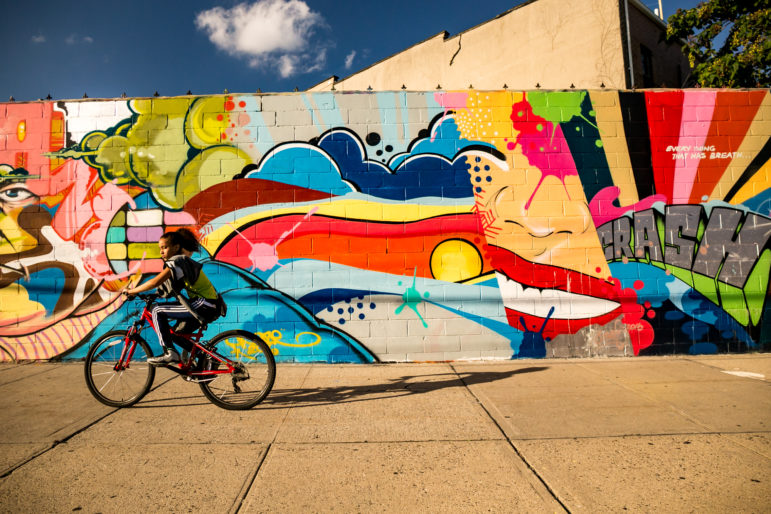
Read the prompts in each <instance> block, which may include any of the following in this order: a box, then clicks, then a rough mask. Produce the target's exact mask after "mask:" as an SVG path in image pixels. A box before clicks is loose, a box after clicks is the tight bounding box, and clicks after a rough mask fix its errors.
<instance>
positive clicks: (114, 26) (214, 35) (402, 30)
mask: <svg viewBox="0 0 771 514" xmlns="http://www.w3.org/2000/svg"><path fill="white" fill-rule="evenodd" d="M663 2H664V15H665V16H669V15H670V14H672V13H674V12H675V10H676V9H677V8H678V7H683V8H689V7H693V6H695V5H696V4H697V3H698V0H663ZM519 3H522V1H521V0H484V1H482V2H478V1H477V2H473V1H472V2H469V1H458V0H390V1H388V2H384V1H377V2H375V1H371V0H356V1H345V0H343V1H341V0H245V1H241V2H239V1H236V0H224V1H223V0H219V1H218V0H185V1H182V0H152V1H150V0H138V1H137V0H134V1H125V2H112V1H106V2H95V1H89V0H79V1H77V2H71V3H67V2H64V3H63V2H51V1H48V0H45V1H36V0H29V1H27V2H20V1H16V2H4V4H3V7H2V9H1V10H0V13H2V16H1V17H0V48H1V49H2V50H0V52H2V53H0V56H1V57H0V62H2V80H0V101H7V100H8V98H9V97H10V96H13V97H14V98H15V99H16V100H17V101H23V100H35V99H38V98H45V97H46V96H47V95H49V94H50V95H51V96H52V97H53V98H54V99H70V98H80V97H82V96H83V94H84V93H87V94H88V96H89V97H91V98H105V97H118V96H120V95H121V94H122V93H124V92H125V93H126V94H127V95H128V96H151V95H153V94H154V93H155V92H156V91H158V92H159V93H160V94H161V95H163V96H174V95H182V94H185V93H186V92H187V91H188V90H191V91H192V92H193V93H194V94H217V93H222V92H223V90H224V89H228V90H229V91H231V92H251V91H256V90H257V89H258V88H260V89H262V91H264V92H269V91H292V90H293V89H294V88H295V87H298V88H299V89H300V90H303V89H306V88H308V87H310V86H312V85H314V84H316V83H318V82H321V81H322V80H325V79H327V78H328V77H330V76H332V75H337V76H339V77H345V76H347V75H349V74H351V73H353V72H355V71H356V70H359V69H361V68H364V67H366V66H369V65H370V64H372V63H374V62H377V61H379V60H380V59H383V58H385V57H388V56H389V55H392V54H394V53H396V52H399V51H400V50H402V49H404V48H407V47H409V46H411V45H413V44H415V43H417V42H419V41H422V40H424V39H426V38H428V37H430V36H433V35H435V34H437V33H439V32H441V31H443V30H446V31H448V32H449V33H450V34H451V35H452V34H457V33H458V32H461V31H463V30H466V29H469V28H471V27H473V26H475V25H477V24H479V23H482V22H484V21H486V20H489V19H491V18H494V17H495V16H497V15H498V14H501V13H503V12H505V11H507V10H508V9H510V8H512V7H514V6H515V5H518V4H519ZM643 3H645V4H646V5H648V6H650V7H651V8H655V7H657V5H658V1H657V0H652V1H651V0H643ZM256 34H259V35H260V37H255V35H256Z"/></svg>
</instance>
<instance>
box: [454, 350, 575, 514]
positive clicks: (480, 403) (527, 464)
mask: <svg viewBox="0 0 771 514" xmlns="http://www.w3.org/2000/svg"><path fill="white" fill-rule="evenodd" d="M450 368H451V369H452V371H453V372H454V373H455V374H456V375H457V377H458V379H459V380H460V381H461V382H462V383H463V385H464V386H465V387H466V390H467V391H468V392H469V394H470V395H471V396H472V397H473V398H474V399H475V400H476V402H477V403H478V404H479V406H480V407H481V408H482V410H484V411H485V414H487V416H488V417H489V418H490V421H492V422H493V424H494V425H495V426H496V427H497V428H498V430H499V431H500V432H501V434H502V435H503V437H504V439H506V441H507V442H508V443H509V446H511V449H512V450H514V453H515V454H516V455H517V457H519V459H520V460H521V461H522V462H523V463H524V464H525V466H527V469H528V470H530V472H531V473H532V474H533V475H534V476H535V477H536V478H537V479H538V481H539V482H541V484H543V486H544V487H545V488H546V490H547V491H548V492H549V494H550V495H551V497H552V498H554V501H556V502H557V503H559V504H560V506H561V507H562V508H563V509H565V512H567V513H570V509H569V508H568V506H567V505H565V503H563V501H562V500H561V499H560V497H559V496H558V495H557V493H556V492H555V491H554V490H553V489H552V488H551V486H549V484H548V483H547V482H546V480H544V478H543V477H542V476H541V474H540V473H538V471H537V470H536V469H535V468H534V467H533V466H532V465H531V464H530V463H529V462H528V461H527V459H526V458H525V456H524V455H522V452H520V451H519V448H517V446H516V445H515V444H514V441H512V440H511V438H510V437H509V436H508V435H506V431H505V430H504V429H503V427H502V426H501V424H500V423H498V420H496V419H495V417H494V416H493V415H492V413H491V412H490V411H489V410H488V409H487V407H486V406H485V404H484V403H482V401H481V400H480V399H479V397H478V396H477V395H476V394H474V391H472V390H471V388H470V387H469V386H468V384H467V383H466V381H465V380H464V379H463V377H462V376H461V375H460V373H459V372H458V370H457V369H455V365H454V364H450Z"/></svg>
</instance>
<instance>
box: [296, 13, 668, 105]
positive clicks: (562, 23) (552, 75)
mask: <svg viewBox="0 0 771 514" xmlns="http://www.w3.org/2000/svg"><path fill="white" fill-rule="evenodd" d="M624 5H625V2H624V0H574V1H570V2H565V1H564V0H533V1H530V2H527V3H525V4H522V5H520V6H518V7H515V8H513V9H511V10H510V11H508V12H506V13H504V14H502V15H500V16H498V17H496V18H494V19H492V20H490V21H487V22H485V23H483V24H481V25H478V26H476V27H473V28H471V29H469V30H466V31H464V32H461V33H459V34H457V35H455V36H452V37H448V34H447V33H446V32H442V33H439V34H437V35H435V36H433V37H430V38H428V39H426V40H425V41H422V42H420V43H418V44H416V45H414V46H412V47H410V48H407V49H406V50H404V51H402V52H400V53H398V54H395V55H393V56H391V57H389V58H387V59H384V60H382V61H380V62H378V63H376V64H374V65H372V66H370V67H368V68H365V69H363V70H361V71H359V72H357V73H354V74H353V75H350V76H349V77H346V78H344V79H341V80H338V81H337V82H335V80H333V79H334V78H330V79H327V80H325V81H323V82H321V83H319V84H317V85H315V86H313V87H312V88H310V89H309V91H328V90H330V89H332V87H333V86H334V89H335V90H337V91H358V90H367V89H368V88H372V89H374V90H398V89H402V87H403V86H404V88H405V89H409V90H433V89H436V88H437V86H441V88H442V89H466V88H469V87H470V86H473V87H474V88H476V89H491V90H492V89H500V88H502V87H504V85H505V86H507V87H509V88H513V89H532V88H535V87H536V86H537V85H538V86H540V87H542V88H545V89H567V88H569V87H570V86H571V85H573V86H575V87H576V88H579V89H596V88H599V87H601V86H602V85H603V84H604V86H605V87H608V88H620V89H624V88H627V87H630V84H629V83H628V82H629V81H628V73H627V69H626V66H627V63H628V55H629V52H628V48H627V47H626V40H627V38H626V24H625V16H624V11H623V7H624ZM629 8H630V27H631V31H630V32H631V33H632V38H631V39H632V41H633V45H636V46H635V48H636V50H635V51H636V54H635V53H634V52H633V62H634V63H635V67H639V66H640V56H639V54H640V42H644V43H645V44H646V46H648V47H649V48H651V49H652V50H653V51H654V53H655V52H657V51H659V45H656V44H655V41H657V40H658V39H659V37H660V34H661V32H662V28H663V27H665V25H664V23H663V22H660V21H659V22H658V23H657V22H655V21H653V20H652V19H651V17H652V16H653V15H652V13H650V17H649V16H646V15H645V14H642V13H641V12H640V9H642V10H645V11H646V12H648V13H649V11H648V10H647V8H645V7H644V6H643V5H642V4H640V3H639V2H637V0H629ZM673 48H674V47H673ZM669 50H671V49H668V51H669ZM675 50H676V51H677V52H678V53H679V50H677V49H676V48H675ZM634 55H636V57H634ZM680 57H682V54H680ZM665 61H666V60H663V59H660V58H658V56H657V57H656V59H654V62H658V63H659V64H657V65H660V66H664V67H666V66H668V67H669V69H671V70H674V69H675V67H674V64H671V63H670V64H667V65H665V64H664V62H665ZM663 70H664V68H662V70H661V71H658V72H657V73H659V74H662V76H663ZM670 73H672V74H674V72H670ZM640 76H641V77H642V75H640ZM670 83H671V84H674V79H673V78H669V77H667V84H668V85H670ZM640 84H641V82H640Z"/></svg>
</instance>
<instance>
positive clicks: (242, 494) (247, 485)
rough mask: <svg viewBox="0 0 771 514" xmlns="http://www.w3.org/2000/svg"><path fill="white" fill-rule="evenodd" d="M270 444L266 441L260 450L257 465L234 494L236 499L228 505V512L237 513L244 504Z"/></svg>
mask: <svg viewBox="0 0 771 514" xmlns="http://www.w3.org/2000/svg"><path fill="white" fill-rule="evenodd" d="M272 446H273V443H272V442H271V443H268V447H267V448H265V451H264V452H262V455H261V456H260V458H259V459H258V460H257V465H256V466H255V467H254V469H253V470H252V471H251V472H250V473H249V474H248V475H247V476H246V480H245V481H244V485H243V486H242V487H241V490H240V491H239V492H238V496H236V500H235V501H234V502H233V505H232V506H231V507H230V510H228V513H229V514H237V513H238V511H240V510H241V507H242V506H243V505H244V500H246V496H247V495H248V494H249V491H250V490H251V489H252V485H253V484H254V481H255V480H257V474H258V473H259V472H260V468H262V464H263V462H265V459H266V458H267V457H268V452H269V451H270V449H271V447H272Z"/></svg>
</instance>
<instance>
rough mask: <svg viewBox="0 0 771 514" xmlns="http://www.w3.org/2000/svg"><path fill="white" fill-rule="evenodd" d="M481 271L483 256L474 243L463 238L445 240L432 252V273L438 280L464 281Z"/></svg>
mask: <svg viewBox="0 0 771 514" xmlns="http://www.w3.org/2000/svg"><path fill="white" fill-rule="evenodd" d="M481 272H482V256H481V255H479V251H478V250H477V249H476V247H475V246H474V245H473V244H471V243H469V242H468V241H465V240H463V239H451V240H449V241H444V242H443V243H440V244H439V245H438V246H437V247H436V248H434V251H433V253H432V254H431V273H432V274H433V275H434V278H436V279H437V280H444V281H446V282H462V281H464V280H468V279H470V278H473V277H477V276H479V274H480V273H481Z"/></svg>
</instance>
